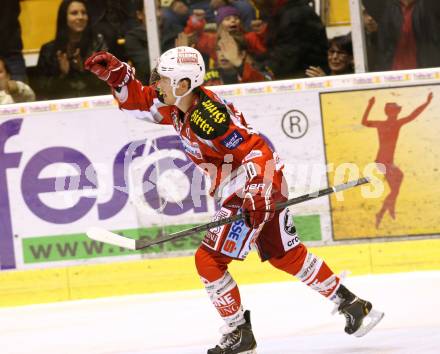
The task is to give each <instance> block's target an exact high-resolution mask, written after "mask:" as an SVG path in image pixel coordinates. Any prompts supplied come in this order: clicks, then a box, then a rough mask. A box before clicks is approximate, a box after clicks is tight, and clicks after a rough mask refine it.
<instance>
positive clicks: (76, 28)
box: [37, 0, 108, 99]
mask: <svg viewBox="0 0 440 354" xmlns="http://www.w3.org/2000/svg"><path fill="white" fill-rule="evenodd" d="M99 50H107V45H106V43H105V41H104V38H103V36H102V35H101V34H95V33H94V32H93V31H92V29H91V26H90V23H89V17H88V9H87V2H86V0H63V1H62V3H61V5H60V7H59V9H58V18H57V28H56V37H55V39H54V40H53V41H51V42H49V43H46V44H44V45H43V46H42V47H41V50H40V56H39V58H38V65H37V71H38V74H39V78H38V86H39V90H38V91H37V94H38V95H39V96H41V98H44V99H52V98H68V97H79V96H87V95H97V94H104V93H108V88H107V87H106V85H97V83H96V80H95V79H94V77H93V75H92V74H90V73H89V72H88V71H85V70H84V68H83V62H84V60H85V58H87V57H88V56H90V55H91V54H92V53H93V52H96V51H99Z"/></svg>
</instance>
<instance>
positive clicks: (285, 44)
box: [261, 0, 328, 79]
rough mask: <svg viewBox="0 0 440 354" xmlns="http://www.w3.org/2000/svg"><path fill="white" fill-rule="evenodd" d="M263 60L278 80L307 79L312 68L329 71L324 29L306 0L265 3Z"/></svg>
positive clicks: (262, 9) (276, 0) (267, 0)
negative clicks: (265, 53)
mask: <svg viewBox="0 0 440 354" xmlns="http://www.w3.org/2000/svg"><path fill="white" fill-rule="evenodd" d="M264 5H265V6H262V7H261V11H262V12H264V11H265V13H263V17H265V18H267V21H268V26H267V31H266V33H267V34H266V39H265V44H266V47H267V55H266V57H265V58H264V59H265V62H266V64H267V66H268V67H269V68H270V69H271V71H272V72H273V73H274V75H275V79H289V78H297V77H304V76H305V70H306V69H307V68H308V67H309V66H315V67H321V68H323V69H324V71H327V49H328V41H327V34H326V30H325V26H324V25H323V23H322V22H321V19H320V17H319V16H318V15H317V14H316V13H315V11H314V10H313V8H312V7H311V6H310V5H309V1H307V0H284V1H278V0H266V1H265V2H264Z"/></svg>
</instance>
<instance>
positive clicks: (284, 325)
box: [0, 271, 440, 354]
mask: <svg viewBox="0 0 440 354" xmlns="http://www.w3.org/2000/svg"><path fill="white" fill-rule="evenodd" d="M345 284H346V286H348V287H349V288H350V289H351V290H352V291H354V292H356V293H358V295H360V296H361V297H364V298H366V299H369V300H370V301H372V302H373V305H374V306H375V307H376V308H377V309H380V310H383V311H385V318H384V319H383V320H382V322H381V323H380V324H379V325H378V326H377V327H376V328H375V329H374V330H373V331H372V332H370V333H369V334H367V335H366V336H365V337H363V338H354V337H350V336H348V335H346V334H345V333H344V331H343V327H344V318H343V317H342V316H340V315H334V316H332V315H331V314H330V312H331V310H332V309H333V305H332V304H331V303H330V302H329V301H327V300H325V299H324V298H322V297H321V296H319V295H317V294H315V293H314V292H313V291H312V290H310V289H309V288H307V287H306V286H304V285H302V284H300V283H299V282H292V283H272V284H263V285H252V286H241V287H240V288H241V294H242V299H243V303H244V305H245V307H246V308H248V309H251V310H252V311H251V315H252V316H251V317H252V324H253V327H254V333H255V335H256V338H257V341H258V350H257V352H258V354H290V353H292V354H293V353H295V354H299V353H313V354H320V353H325V354H347V353H350V354H361V353H366V354H373V353H374V354H390V353H393V354H394V353H399V354H400V353H408V354H428V353H429V354H438V353H440V271H435V272H434V271H433V272H415V273H402V274H392V275H374V276H373V275H371V276H362V277H349V278H348V279H347V280H346V282H345ZM221 325H222V322H221V320H220V319H219V317H218V315H217V313H216V312H215V310H214V309H213V308H212V305H211V304H210V302H209V300H208V297H207V296H206V295H205V293H204V291H189V292H179V293H162V294H153V295H139V296H125V297H113V298H106V299H98V300H83V301H72V302H63V303H56V304H48V305H33V306H25V307H16V308H5V309H0V353H1V354H16V353H26V354H28V353H29V354H31V353H32V354H40V353H41V354H65V353H72V354H98V353H99V354H104V353H105V354H110V353H111V354H145V353H149V354H190V353H191V354H193V353H194V354H195V353H206V351H207V348H210V347H211V346H212V345H213V344H215V343H217V341H218V339H219V336H220V335H219V333H218V327H220V326H221Z"/></svg>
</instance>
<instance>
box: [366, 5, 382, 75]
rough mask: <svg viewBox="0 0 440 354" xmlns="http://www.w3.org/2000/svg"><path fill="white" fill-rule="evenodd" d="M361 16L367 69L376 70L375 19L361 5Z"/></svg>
mask: <svg viewBox="0 0 440 354" xmlns="http://www.w3.org/2000/svg"><path fill="white" fill-rule="evenodd" d="M362 18H363V20H364V31H365V44H366V47H367V59H368V70H369V71H375V70H376V66H377V64H376V62H377V57H378V55H379V53H378V49H377V30H378V24H377V21H376V20H375V19H374V18H373V16H371V15H370V14H369V13H368V11H367V9H366V8H365V7H364V6H363V7H362Z"/></svg>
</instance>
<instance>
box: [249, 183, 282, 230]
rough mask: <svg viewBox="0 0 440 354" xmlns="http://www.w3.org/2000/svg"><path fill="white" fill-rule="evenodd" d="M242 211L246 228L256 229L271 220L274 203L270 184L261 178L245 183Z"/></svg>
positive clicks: (273, 212)
mask: <svg viewBox="0 0 440 354" xmlns="http://www.w3.org/2000/svg"><path fill="white" fill-rule="evenodd" d="M244 192H245V194H244V199H243V205H242V207H241V208H242V210H243V212H244V214H245V219H244V220H245V222H246V225H247V226H248V227H251V228H253V229H256V228H258V226H260V224H262V223H264V222H268V221H270V220H272V218H273V217H274V214H275V202H274V200H273V197H272V183H271V182H268V181H264V180H263V178H262V177H258V176H257V177H254V178H252V179H251V180H250V181H248V182H247V183H246V186H245V189H244Z"/></svg>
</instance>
